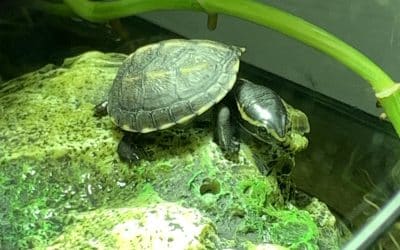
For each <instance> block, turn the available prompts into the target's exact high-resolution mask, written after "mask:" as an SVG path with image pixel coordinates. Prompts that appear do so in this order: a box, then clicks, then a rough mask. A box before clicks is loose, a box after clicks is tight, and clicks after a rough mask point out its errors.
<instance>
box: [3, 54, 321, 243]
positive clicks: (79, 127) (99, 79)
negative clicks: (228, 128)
mask: <svg viewBox="0 0 400 250" xmlns="http://www.w3.org/2000/svg"><path fill="white" fill-rule="evenodd" d="M125 57H126V56H125V55H122V54H114V53H108V54H104V53H100V52H87V53H85V54H82V55H80V56H77V57H74V58H68V59H66V60H65V61H64V63H63V64H62V65H61V66H54V65H48V66H46V67H44V68H42V69H41V70H38V71H36V72H32V73H30V74H26V75H23V76H21V77H19V78H16V79H14V80H11V81H9V82H6V83H4V84H3V85H2V88H1V89H0V107H1V108H0V115H1V119H0V130H1V131H2V134H1V135H0V152H1V154H0V197H2V199H3V200H2V202H1V203H0V218H2V223H1V224H0V232H2V233H1V234H0V242H1V244H2V245H1V246H0V248H4V249H18V248H23V249H26V248H29V249H31V248H45V247H46V246H52V247H54V248H57V247H60V245H57V244H61V242H62V243H63V244H67V245H68V244H71V245H70V246H71V248H73V247H72V246H77V248H85V247H87V246H92V245H91V244H95V245H93V246H115V248H120V249H123V248H124V246H126V245H125V244H128V245H129V244H133V243H130V242H129V243H127V241H126V240H128V239H129V240H131V239H133V240H134V239H137V237H139V235H142V233H143V234H144V233H145V232H146V234H147V233H148V234H154V233H157V235H162V240H159V239H153V240H151V241H148V239H149V238H146V239H147V240H146V241H145V242H146V243H144V242H142V243H143V244H147V246H155V245H156V244H158V243H160V244H164V243H165V239H167V244H171V246H172V244H178V243H179V242H178V241H172V242H168V237H170V236H171V237H175V233H176V232H177V231H174V230H171V231H169V230H168V227H167V228H166V227H162V228H161V225H163V223H165V224H164V225H167V224H166V223H167V222H168V221H170V219H173V220H175V222H176V223H177V224H179V225H180V227H182V228H183V229H184V231H185V239H186V240H185V242H186V243H185V244H186V245H185V244H183V243H182V244H183V245H181V246H188V245H190V244H193V246H196V247H201V246H204V245H207V244H210V245H212V244H219V245H218V247H221V248H234V249H235V248H246V246H247V245H248V244H247V243H248V242H252V243H254V244H265V243H268V244H278V245H282V246H286V247H291V246H308V247H309V249H312V248H313V247H316V246H317V241H318V230H316V227H317V225H316V224H315V223H314V222H313V219H312V217H311V216H310V214H309V213H308V212H306V211H304V210H301V209H298V208H296V207H293V206H288V203H285V202H284V195H282V192H281V189H280V187H279V185H278V180H277V175H278V173H279V172H282V171H283V170H284V171H283V172H284V174H288V173H289V172H290V169H291V168H292V167H293V166H294V154H293V152H286V151H284V150H282V149H280V148H279V147H271V146H268V145H262V144H260V143H254V142H248V143H247V142H246V140H244V141H243V143H242V144H241V150H240V154H239V158H238V159H237V161H229V160H227V159H226V158H225V157H224V155H223V153H222V152H221V150H220V149H219V147H218V146H217V145H216V144H215V143H214V142H213V139H212V124H211V123H210V122H209V121H207V120H202V121H198V122H195V123H193V124H190V125H187V126H182V127H176V128H174V129H171V130H166V131H161V132H157V133H151V134H149V135H147V136H138V137H137V138H136V139H135V140H136V141H138V142H139V143H142V144H144V147H145V151H146V154H147V156H148V157H146V159H144V160H142V161H141V162H140V163H139V164H138V165H136V166H131V165H128V164H125V163H122V162H121V161H120V159H119V158H118V155H117V153H116V148H117V145H118V142H119V140H120V138H121V137H122V135H123V134H122V132H121V131H120V130H119V129H118V128H116V127H115V126H114V125H113V124H112V122H111V121H110V119H109V117H104V118H101V119H99V118H96V117H94V116H93V109H94V107H95V105H97V104H98V103H100V102H101V101H103V100H104V99H105V97H106V94H107V91H108V89H109V88H110V86H111V84H112V80H113V78H114V76H115V74H116V71H117V69H118V66H119V65H120V64H121V62H122V60H123V59H124V58H125ZM300 144H301V145H300ZM300 144H299V145H300V146H299V147H296V149H300V148H301V147H304V146H305V145H306V143H305V142H304V141H303V143H300ZM282 169H283V170H282ZM260 170H261V171H262V172H264V173H268V174H269V175H268V176H265V175H263V174H261V173H260ZM278 170H279V171H278ZM281 170H282V171H281ZM146 187H150V188H151V190H154V192H146V191H145V190H148V188H146ZM154 197H158V198H157V199H155V198H154ZM149 211H154V212H155V213H154V214H153V213H150V212H149ZM165 213H169V214H172V215H173V217H172V218H167V219H166V220H163V218H162V217H161V215H163V214H165ZM133 215H135V216H136V217H135V218H133V217H132V216H133ZM183 215H188V216H189V217H188V220H187V221H186V222H182V217H181V216H183ZM129 216H131V217H129ZM185 218H186V217H185ZM136 219H137V220H136ZM152 219H154V220H156V221H157V225H159V226H160V228H159V229H160V231H158V232H155V231H154V230H153V229H152V228H150V227H148V226H147V225H148V224H147V223H148V222H149V221H150V220H152ZM164 219H165V218H164ZM139 221H141V222H142V223H143V224H141V225H142V226H143V227H142V228H140V230H142V231H136V233H133V232H132V231H131V230H132V228H133V227H136V226H137V225H138V224H137V223H138V222H139ZM93 222H96V223H93ZM83 225H84V226H83ZM125 229H126V230H127V232H128V233H127V234H122V231H121V230H125ZM272 229H273V230H272ZM3 232H4V233H3ZM131 232H132V233H131ZM107 233H108V234H109V235H107ZM158 233H159V234H158ZM214 234H215V235H216V236H215V237H214V236H213V235H214ZM71 235H75V236H74V237H76V239H80V240H72V238H70V237H72V236H71ZM96 235H97V237H96ZM111 235H113V237H111ZM196 235H197V238H196ZM199 235H200V236H199ZM282 235H286V236H287V237H282ZM291 235H294V236H293V237H290V236H291ZM199 237H200V238H199ZM202 237H203V238H202ZM218 238H219V239H218ZM156 240H157V241H156ZM158 240H159V241H158ZM156 242H158V243H156ZM189 242H191V243H189ZM142 243H141V244H142ZM74 244H75V245H74ZM80 244H82V245H80ZM87 244H89V245H87ZM96 244H97V245H96ZM135 244H139V243H138V242H136V243H135ZM129 246H130V245H129ZM129 246H128V248H129ZM174 246H177V245H174ZM207 246H208V245H207ZM163 247H165V246H163ZM100 248H101V247H99V249H100ZM143 248H145V247H143ZM150 248H151V247H150ZM178 248H179V247H178V246H177V248H176V249H178ZM183 248H185V247H183ZM158 249H160V248H158Z"/></svg>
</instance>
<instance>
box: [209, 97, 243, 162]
mask: <svg viewBox="0 0 400 250" xmlns="http://www.w3.org/2000/svg"><path fill="white" fill-rule="evenodd" d="M215 110H216V111H215V113H216V114H215V131H214V142H215V143H217V144H218V145H219V146H220V147H221V149H222V151H223V152H224V153H225V156H226V157H227V158H228V159H230V160H237V158H238V153H239V149H240V144H239V141H238V140H237V139H236V137H235V132H236V130H235V127H234V125H233V123H232V121H231V119H232V117H231V111H230V110H229V108H228V106H226V105H225V104H218V105H217V107H216V109H215Z"/></svg>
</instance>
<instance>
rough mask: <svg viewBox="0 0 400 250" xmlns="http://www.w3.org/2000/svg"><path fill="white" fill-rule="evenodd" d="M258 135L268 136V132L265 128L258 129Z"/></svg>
mask: <svg viewBox="0 0 400 250" xmlns="http://www.w3.org/2000/svg"><path fill="white" fill-rule="evenodd" d="M257 132H258V134H259V135H268V134H269V132H268V130H267V128H266V127H258V131H257Z"/></svg>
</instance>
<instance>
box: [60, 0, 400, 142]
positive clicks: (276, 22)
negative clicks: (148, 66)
mask: <svg viewBox="0 0 400 250" xmlns="http://www.w3.org/2000/svg"><path fill="white" fill-rule="evenodd" d="M64 2H65V3H66V4H67V5H68V6H69V7H70V8H71V9H72V10H73V11H74V12H75V13H76V14H77V15H79V16H81V17H82V18H85V19H87V20H90V21H105V20H109V19H115V18H119V17H126V16H130V15H135V14H138V13H143V12H148V11H155V10H196V11H206V12H208V13H223V14H227V15H231V16H236V17H239V18H242V19H244V20H248V21H251V22H254V23H257V24H260V25H263V26H265V27H268V28H271V29H274V30H276V31H278V32H280V33H283V34H285V35H287V36H289V37H293V38H295V39H297V40H299V41H301V42H303V43H305V44H307V45H309V46H311V47H313V48H316V49H318V50H320V51H322V52H324V53H326V54H328V55H330V56H332V57H333V58H335V59H336V60H338V61H339V62H341V63H342V64H344V65H345V66H347V67H348V68H350V69H351V70H352V71H354V72H355V73H357V74H358V75H360V76H361V77H362V78H364V79H365V80H366V81H367V82H369V83H370V84H371V86H372V87H373V89H374V91H375V92H376V93H379V92H381V91H384V90H386V89H387V88H390V87H392V86H393V85H394V82H393V80H392V79H391V78H390V77H389V76H388V75H387V74H386V73H385V72H384V71H383V70H382V69H381V68H379V67H378V66H377V65H375V64H374V63H373V62H371V60H369V59H368V58H367V57H366V56H364V55H363V54H361V53H360V52H359V51H357V50H355V49H354V48H352V47H351V46H349V45H347V44H346V43H344V42H343V41H341V40H339V39H338V38H336V37H334V36H333V35H331V34H329V33H328V32H326V31H324V30H323V29H321V28H319V27H317V26H315V25H313V24H311V23H309V22H307V21H305V20H303V19H301V18H298V17H296V16H294V15H291V14H289V13H286V12H284V11H281V10H278V9H276V8H274V7H271V6H268V5H266V4H262V3H259V2H256V1H253V0H229V1H228V0H198V1H196V0H119V1H105V2H94V1H88V0H65V1H64ZM399 92H400V91H398V92H397V93H395V94H393V95H390V96H388V97H386V98H383V99H381V100H380V102H381V104H382V106H383V107H384V109H385V112H386V114H387V115H388V117H389V119H390V121H391V122H392V124H393V125H394V127H395V129H396V131H397V134H398V135H399V136H400V93H399Z"/></svg>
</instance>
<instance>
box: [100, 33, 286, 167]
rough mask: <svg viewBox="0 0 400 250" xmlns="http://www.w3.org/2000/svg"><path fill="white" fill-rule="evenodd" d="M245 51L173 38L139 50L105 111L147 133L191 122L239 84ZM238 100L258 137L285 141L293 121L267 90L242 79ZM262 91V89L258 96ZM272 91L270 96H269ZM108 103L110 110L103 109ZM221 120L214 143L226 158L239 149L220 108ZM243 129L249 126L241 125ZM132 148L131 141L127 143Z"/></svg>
mask: <svg viewBox="0 0 400 250" xmlns="http://www.w3.org/2000/svg"><path fill="white" fill-rule="evenodd" d="M243 52H244V49H243V48H239V47H236V46H229V45H225V44H222V43H218V42H214V41H209V40H186V39H172V40H165V41H161V42H159V43H155V44H150V45H147V46H144V47H141V48H139V49H137V50H136V51H135V52H134V53H132V54H131V55H130V56H128V57H127V58H126V60H125V61H124V62H123V63H122V65H121V67H120V68H119V70H118V73H117V75H116V77H115V79H114V82H113V85H112V87H111V90H110V92H109V95H108V100H107V102H105V103H103V104H101V105H98V107H97V113H101V112H100V111H101V110H102V109H103V110H104V109H105V108H106V111H107V113H108V115H110V116H111V119H112V121H113V122H114V123H115V124H116V125H117V126H118V127H120V128H121V129H122V130H125V131H129V132H135V133H149V132H153V131H157V130H163V129H167V128H170V127H172V126H174V125H176V124H181V123H185V122H188V121H190V120H192V119H193V118H194V117H196V116H199V115H201V114H203V113H204V112H206V111H207V110H209V109H210V108H211V107H213V106H214V105H215V104H217V103H219V102H220V101H221V100H222V99H224V97H225V96H226V95H227V94H228V93H229V92H231V90H232V88H233V87H234V85H235V83H236V80H237V72H238V70H239V63H240V61H239V57H240V56H241V54H242V53H243ZM236 85H237V86H236V87H235V91H234V94H235V100H236V102H237V106H238V110H239V111H240V112H239V113H240V116H241V117H242V118H243V119H242V120H243V121H246V122H247V123H248V124H246V125H244V126H243V127H244V128H249V127H251V126H252V127H253V128H254V130H252V129H247V130H248V132H250V133H251V134H253V135H255V136H256V137H257V138H259V139H260V138H264V140H268V139H267V135H264V134H265V133H266V134H268V136H269V137H268V138H271V135H272V137H273V138H275V139H277V140H278V141H285V137H286V132H287V130H288V129H289V126H290V121H289V117H288V115H287V106H286V105H285V104H284V103H283V101H282V99H281V98H280V97H279V96H278V95H276V94H275V93H274V92H272V91H271V90H269V89H268V88H266V87H263V86H260V85H255V84H253V83H251V82H249V81H247V80H244V79H243V80H239V81H238V82H237V84H236ZM259 89H262V91H261V92H260V91H259ZM269 91H270V92H269ZM105 104H106V105H105ZM219 107H220V108H219V109H218V115H217V129H216V130H217V133H216V141H217V143H218V144H219V145H220V146H221V148H222V149H223V150H225V151H227V152H228V153H235V152H237V151H238V149H239V144H238V143H237V142H236V140H235V139H234V130H233V128H234V126H232V125H231V124H230V123H231V117H230V111H229V109H228V108H227V107H225V106H223V105H221V106H219ZM240 124H245V123H244V122H243V123H240ZM126 142H129V140H128V141H124V139H123V140H122V141H121V143H120V145H119V147H118V152H119V155H120V157H121V159H124V160H127V161H135V160H138V158H139V154H137V152H135V150H134V149H137V148H136V147H135V146H132V145H126ZM129 143H130V142H129Z"/></svg>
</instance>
